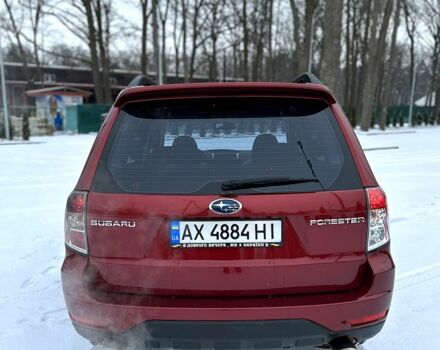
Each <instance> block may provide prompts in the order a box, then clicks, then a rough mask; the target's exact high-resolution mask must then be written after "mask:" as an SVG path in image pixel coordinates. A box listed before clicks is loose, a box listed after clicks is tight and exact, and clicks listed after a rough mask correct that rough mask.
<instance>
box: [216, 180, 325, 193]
mask: <svg viewBox="0 0 440 350" xmlns="http://www.w3.org/2000/svg"><path fill="white" fill-rule="evenodd" d="M306 182H317V183H320V181H319V179H318V178H317V177H308V178H292V177H273V178H262V179H246V180H232V181H225V182H223V183H222V190H223V191H230V190H243V189H247V188H257V187H270V186H283V185H292V184H300V183H306Z"/></svg>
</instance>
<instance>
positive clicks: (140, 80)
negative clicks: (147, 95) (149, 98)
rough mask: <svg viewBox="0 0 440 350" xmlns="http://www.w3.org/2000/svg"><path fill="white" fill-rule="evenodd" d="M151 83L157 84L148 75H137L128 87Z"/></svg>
mask: <svg viewBox="0 0 440 350" xmlns="http://www.w3.org/2000/svg"><path fill="white" fill-rule="evenodd" d="M150 85H157V84H156V83H155V82H154V81H153V80H151V79H150V78H148V77H147V76H145V75H143V74H139V75H136V76H135V77H134V78H133V79H132V81H130V84H128V87H133V86H150Z"/></svg>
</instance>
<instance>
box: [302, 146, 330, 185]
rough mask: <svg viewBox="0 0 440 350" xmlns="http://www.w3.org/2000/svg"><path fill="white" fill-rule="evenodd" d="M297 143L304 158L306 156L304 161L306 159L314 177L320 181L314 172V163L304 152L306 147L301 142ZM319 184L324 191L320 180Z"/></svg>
mask: <svg viewBox="0 0 440 350" xmlns="http://www.w3.org/2000/svg"><path fill="white" fill-rule="evenodd" d="M297 143H298V146H299V149H300V150H301V153H302V154H303V156H304V159H305V160H306V162H307V165H308V166H309V169H310V171H311V172H312V175H313V176H314V177H315V178H316V179H318V177H317V176H316V173H315V170H313V165H312V162H311V161H310V159H309V158H308V157H307V155H306V152H304V146H303V144H302V142H301V141H300V140H298V141H297ZM318 182H319V185H320V186H321V187H322V190H323V191H324V186H323V185H322V182H321V181H319V179H318Z"/></svg>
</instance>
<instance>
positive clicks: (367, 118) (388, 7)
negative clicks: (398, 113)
mask: <svg viewBox="0 0 440 350" xmlns="http://www.w3.org/2000/svg"><path fill="white" fill-rule="evenodd" d="M392 6H393V3H392V1H387V2H386V4H385V12H384V15H383V18H382V25H381V28H380V32H379V38H377V34H376V33H377V27H378V25H379V17H380V15H381V13H382V7H383V4H382V1H381V0H374V4H373V12H372V26H371V38H370V44H369V47H368V53H369V59H368V64H367V74H366V79H365V86H364V89H363V98H362V114H361V129H362V130H363V131H368V129H369V128H370V124H371V120H372V117H373V112H374V111H373V104H374V93H375V86H376V84H377V81H378V64H379V60H380V56H381V55H382V53H383V50H384V48H385V43H386V41H385V40H386V33H387V30H388V25H389V20H390V16H391V12H392Z"/></svg>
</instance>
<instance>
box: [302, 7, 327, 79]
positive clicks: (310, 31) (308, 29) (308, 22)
mask: <svg viewBox="0 0 440 350" xmlns="http://www.w3.org/2000/svg"><path fill="white" fill-rule="evenodd" d="M333 1H334V0H332V2H333ZM318 3H319V2H318V0H308V1H306V15H305V19H304V41H303V44H302V48H303V50H302V53H301V54H300V56H299V71H300V73H302V72H306V71H307V68H308V65H309V59H311V57H309V56H310V45H312V37H313V35H314V32H315V28H312V25H313V22H314V18H313V17H314V15H315V10H316V7H317V6H318ZM312 57H313V52H312Z"/></svg>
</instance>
